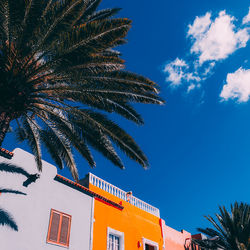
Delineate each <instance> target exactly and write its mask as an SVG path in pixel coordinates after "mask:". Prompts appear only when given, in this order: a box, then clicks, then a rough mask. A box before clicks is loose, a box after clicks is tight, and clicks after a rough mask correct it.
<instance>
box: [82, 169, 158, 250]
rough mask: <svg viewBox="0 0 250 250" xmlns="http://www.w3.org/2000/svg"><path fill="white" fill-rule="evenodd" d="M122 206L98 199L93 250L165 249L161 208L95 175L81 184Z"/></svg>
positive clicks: (96, 202) (95, 211)
mask: <svg viewBox="0 0 250 250" xmlns="http://www.w3.org/2000/svg"><path fill="white" fill-rule="evenodd" d="M80 183H82V184H83V185H85V186H87V187H88V188H89V190H91V191H93V192H95V193H98V194H100V195H102V196H104V197H106V198H108V199H109V200H112V201H113V202H115V203H116V204H120V205H121V207H115V206H112V205H108V204H106V203H105V202H103V201H102V200H100V199H98V198H97V197H96V198H95V205H94V207H95V209H94V227H93V250H100V249H105V250H106V249H112V250H124V249H141V250H162V249H163V231H162V226H161V219H160V212H159V209H157V208H155V207H153V206H151V205H150V204H147V203H146V202H144V201H142V200H140V199H138V198H136V197H134V196H133V195H132V193H130V192H125V191H123V190H121V189H119V188H118V187H115V186H114V185H112V184H110V183H108V182H106V181H104V180H103V179H101V178H98V177H97V176H95V175H93V174H88V175H87V177H86V178H85V179H83V180H81V181H80Z"/></svg>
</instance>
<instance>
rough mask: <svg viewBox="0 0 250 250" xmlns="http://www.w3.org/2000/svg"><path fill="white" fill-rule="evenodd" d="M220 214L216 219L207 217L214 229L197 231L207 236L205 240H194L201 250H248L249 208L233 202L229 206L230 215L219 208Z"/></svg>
mask: <svg viewBox="0 0 250 250" xmlns="http://www.w3.org/2000/svg"><path fill="white" fill-rule="evenodd" d="M219 210H220V213H218V214H216V218H217V220H216V219H214V218H213V217H212V216H207V217H206V219H207V220H208V221H209V222H211V223H212V225H213V227H214V228H206V229H201V228H198V230H199V231H200V232H201V233H204V234H206V235H207V236H208V239H206V240H201V241H198V240H194V242H195V243H197V244H199V245H200V246H201V247H202V249H227V250H249V249H250V206H249V204H247V203H238V202H235V203H234V205H231V213H230V212H229V211H227V210H226V208H225V207H224V206H223V207H219Z"/></svg>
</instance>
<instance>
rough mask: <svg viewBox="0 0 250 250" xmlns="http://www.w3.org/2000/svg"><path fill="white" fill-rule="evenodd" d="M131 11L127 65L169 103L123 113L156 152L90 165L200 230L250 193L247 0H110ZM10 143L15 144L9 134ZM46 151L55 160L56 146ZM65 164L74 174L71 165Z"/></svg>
mask: <svg viewBox="0 0 250 250" xmlns="http://www.w3.org/2000/svg"><path fill="white" fill-rule="evenodd" d="M102 7H121V8H123V10H122V11H121V13H120V16H123V17H128V18H130V19H132V20H133V27H132V29H131V31H130V32H129V35H128V41H129V42H128V44H127V45H125V46H123V47H121V48H120V50H121V51H122V53H123V58H124V59H125V60H126V66H127V69H128V70H131V71H133V72H137V73H140V74H142V75H145V76H147V77H149V78H150V79H152V80H154V81H155V82H157V83H158V84H159V85H160V87H161V96H162V97H163V98H164V99H165V100H166V105H164V106H153V105H148V106H147V105H138V106H137V108H138V110H139V111H140V112H141V113H142V115H143V117H144V120H145V125H144V126H143V127H138V126H136V125H134V124H131V123H130V122H127V121H125V120H123V119H120V118H116V120H118V121H119V122H120V124H122V127H124V128H126V129H127V130H128V132H129V133H130V134H131V135H133V136H134V138H135V139H136V141H137V142H138V143H139V145H141V148H142V149H143V150H144V151H145V153H146V154H147V156H148V158H149V161H150V169H148V170H146V171H145V170H143V169H142V168H141V167H140V166H139V165H137V164H136V163H134V162H132V161H130V160H128V159H127V158H126V157H125V156H124V155H122V156H123V157H122V158H123V161H124V162H125V165H126V170H124V171H122V170H120V169H118V168H116V167H114V166H113V165H112V164H111V163H110V162H108V161H107V160H105V159H104V158H103V157H101V156H100V155H99V154H97V153H96V154H95V155H96V160H97V167H96V168H95V169H94V170H91V169H90V168H89V167H88V165H87V164H86V162H85V161H84V160H83V159H81V158H80V157H79V156H78V155H76V157H77V163H78V166H79V169H80V176H82V177H84V175H85V174H86V173H87V172H89V171H91V172H93V173H94V174H96V175H98V176H100V177H101V178H103V179H105V180H107V181H109V182H111V183H112V184H114V185H116V186H119V187H121V188H122V189H124V190H132V191H133V194H134V195H135V196H137V197H139V198H141V199H143V200H144V201H147V202H149V203H150V204H152V205H155V206H157V207H158V208H160V211H161V217H162V218H163V219H165V221H166V224H167V225H169V226H171V227H173V228H175V229H177V230H181V229H185V230H187V231H189V232H192V233H195V232H196V228H197V227H205V226H207V225H209V224H208V223H207V222H206V220H205V219H204V218H203V216H204V215H208V214H214V213H215V212H217V207H218V205H226V206H229V204H230V203H232V202H234V201H236V200H237V201H244V202H250V187H249V179H250V178H249V176H250V101H249V96H250V61H249V60H250V57H249V55H250V45H249V43H250V41H249V40H250V37H249V35H250V22H249V21H250V14H249V16H248V13H249V1H247V0H241V1H232V0H220V1H218V0H209V1H208V0H204V1H200V0H190V1H186V0H176V1H168V0H158V1H150V0H126V1H125V0H103V3H102ZM4 146H5V147H6V148H8V149H10V150H11V149H13V148H15V147H21V148H24V149H27V147H26V145H17V144H16V142H15V140H14V139H13V137H12V136H11V135H8V137H7V139H6V140H5V142H4ZM44 159H47V160H48V161H50V159H49V157H48V155H46V154H45V155H44ZM59 173H61V174H63V175H65V176H67V177H70V174H69V172H68V171H67V170H63V171H59Z"/></svg>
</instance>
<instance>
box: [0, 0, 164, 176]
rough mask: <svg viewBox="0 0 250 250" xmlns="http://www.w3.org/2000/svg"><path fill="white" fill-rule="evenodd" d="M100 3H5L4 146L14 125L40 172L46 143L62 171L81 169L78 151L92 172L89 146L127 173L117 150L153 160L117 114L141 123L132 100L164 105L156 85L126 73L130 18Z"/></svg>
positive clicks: (0, 11) (1, 34) (0, 26)
mask: <svg viewBox="0 0 250 250" xmlns="http://www.w3.org/2000/svg"><path fill="white" fill-rule="evenodd" d="M100 2H101V0H64V1H61V0H2V1H0V75H1V78H0V88H1V93H0V99H1V104H0V145H1V143H2V141H3V138H4V137H5V134H6V133H7V131H8V130H7V127H8V126H9V123H10V122H11V121H14V120H16V121H17V124H18V127H17V128H16V130H15V131H16V134H17V137H18V139H19V141H27V142H28V145H29V146H30V148H31V150H32V152H33V154H34V155H35V160H36V163H37V166H38V169H39V170H41V169H42V160H41V154H42V145H44V146H45V148H46V149H47V151H48V152H49V153H50V155H51V157H52V158H53V160H54V161H55V162H56V164H57V165H58V167H59V168H63V166H64V165H65V166H67V167H68V168H69V169H70V170H71V172H72V175H73V177H74V178H75V179H76V180H77V179H78V171H77V168H76V164H75V161H74V157H73V150H74V149H76V150H77V151H78V152H79V153H80V154H81V155H82V156H83V157H84V158H85V159H86V160H87V162H88V164H89V165H90V166H91V167H94V166H95V165H96V163H95V160H94V158H93V156H92V153H91V150H90V148H94V149H95V150H97V151H99V152H100V153H102V154H103V155H104V156H105V157H106V158H108V159H109V160H110V161H111V162H112V163H114V164H115V165H117V166H118V167H120V168H124V165H123V163H122V160H121V159H120V157H119V155H118V153H117V152H116V148H117V147H118V148H120V149H121V151H123V152H124V153H125V154H126V155H127V156H128V157H130V158H131V159H133V160H135V161H136V162H138V163H139V164H141V165H142V166H143V167H147V166H148V160H147V158H146V156H145V154H144V153H143V152H142V150H141V149H140V147H139V146H138V145H137V144H136V142H135V141H134V139H133V138H132V137H131V136H130V135H128V134H127V133H126V132H125V130H123V129H122V128H121V127H120V126H119V125H117V124H116V123H115V122H114V121H113V120H112V118H111V117H109V116H107V115H106V114H112V113H116V114H118V115H120V116H122V117H124V118H125V119H127V120H130V121H132V122H134V123H136V124H139V125H141V124H143V119H142V117H141V115H140V114H139V113H138V112H137V111H136V109H135V108H134V107H133V103H147V104H163V103H164V101H163V100H162V99H161V98H160V97H159V96H158V93H159V88H158V86H157V85H156V84H155V83H154V82H153V81H151V80H149V79H148V78H146V77H144V76H140V75H138V74H135V73H131V72H128V71H126V70H125V65H124V63H125V62H124V60H123V59H122V58H121V54H120V52H119V51H117V50H116V48H117V46H120V45H122V44H124V43H126V39H125V38H126V36H127V33H128V31H129V29H130V27H131V20H129V19H126V18H121V17H114V15H116V14H117V13H118V12H119V10H120V9H119V8H114V9H104V10H99V9H98V7H99V5H100Z"/></svg>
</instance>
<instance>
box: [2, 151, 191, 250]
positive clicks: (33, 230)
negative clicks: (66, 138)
mask: <svg viewBox="0 0 250 250" xmlns="http://www.w3.org/2000/svg"><path fill="white" fill-rule="evenodd" d="M7 153H8V152H7ZM13 153H14V156H13V158H12V159H6V157H2V156H1V155H0V163H7V164H12V165H11V166H7V167H8V168H14V169H13V172H12V173H11V172H3V171H1V168H0V172H1V173H0V191H1V190H2V191H3V190H4V189H5V190H18V191H20V192H22V193H25V194H26V195H17V194H15V193H11V192H10V193H6V192H2V193H1V192H0V225H1V209H3V210H5V211H6V212H8V213H9V214H11V215H12V217H13V221H14V222H15V223H16V225H17V226H18V230H16V231H15V230H13V228H12V229H11V227H8V226H0V249H1V250H17V249H18V250H34V249H35V250H57V249H58V250H59V249H62V247H63V248H66V249H71V250H90V249H93V250H125V249H126V250H134V249H138V250H187V249H190V248H189V246H190V244H191V237H192V236H191V234H190V233H188V232H186V231H184V230H183V231H181V232H178V231H176V230H174V229H172V228H170V227H168V226H167V225H165V221H164V220H162V219H161V218H160V211H159V209H158V208H156V207H154V206H152V205H150V204H148V203H146V202H144V201H142V200H140V199H138V198H136V197H135V196H133V194H132V192H126V191H124V190H121V189H120V188H118V187H115V186H114V185H112V184H110V183H108V182H106V181H105V180H103V179H101V178H99V177H97V176H95V175H93V174H91V173H89V174H88V175H87V176H86V177H85V178H84V179H82V180H80V181H79V183H76V182H74V181H71V180H69V179H67V178H65V177H63V176H60V175H58V174H57V169H56V167H55V166H53V165H51V164H49V163H48V162H45V161H43V171H42V173H40V176H38V173H37V168H36V163H35V160H34V156H33V155H31V154H29V153H28V152H26V151H24V150H22V149H15V150H14V152H13ZM11 154H12V153H11ZM11 156H12V155H11ZM9 158H11V157H9ZM15 166H16V167H15Z"/></svg>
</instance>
